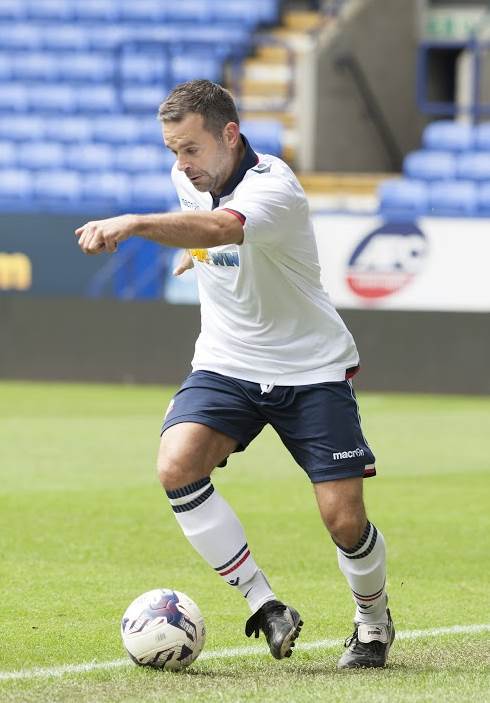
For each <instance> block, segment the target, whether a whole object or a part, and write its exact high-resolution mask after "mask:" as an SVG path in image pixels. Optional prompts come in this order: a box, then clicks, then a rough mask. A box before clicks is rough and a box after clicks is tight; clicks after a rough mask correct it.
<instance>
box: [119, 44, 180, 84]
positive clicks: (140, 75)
mask: <svg viewBox="0 0 490 703" xmlns="http://www.w3.org/2000/svg"><path fill="white" fill-rule="evenodd" d="M168 69H169V62H168V59H167V57H166V56H165V55H164V54H163V53H162V52H159V53H156V52H149V51H148V52H143V51H139V52H136V51H124V52H123V54H122V56H121V61H120V66H119V70H120V77H121V79H122V81H123V82H124V84H128V83H159V84H162V83H166V82H167V73H168Z"/></svg>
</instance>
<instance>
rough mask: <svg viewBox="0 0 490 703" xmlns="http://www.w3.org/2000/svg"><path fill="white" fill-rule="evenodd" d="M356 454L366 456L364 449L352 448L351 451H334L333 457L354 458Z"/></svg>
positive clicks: (335, 459) (336, 459) (336, 458)
mask: <svg viewBox="0 0 490 703" xmlns="http://www.w3.org/2000/svg"><path fill="white" fill-rule="evenodd" d="M355 456H364V449H359V447H358V448H357V449H352V450H351V451H349V452H334V453H333V458H334V461H338V460H339V459H353V458H354V457H355Z"/></svg>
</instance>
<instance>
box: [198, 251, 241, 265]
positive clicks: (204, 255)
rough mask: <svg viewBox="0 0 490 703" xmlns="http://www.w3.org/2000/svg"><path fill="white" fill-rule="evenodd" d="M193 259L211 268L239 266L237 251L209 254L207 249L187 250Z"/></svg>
mask: <svg viewBox="0 0 490 703" xmlns="http://www.w3.org/2000/svg"><path fill="white" fill-rule="evenodd" d="M189 253H190V255H191V256H192V258H193V259H195V260H196V261H200V262H201V263H202V264H212V265H213V266H240V257H239V255H238V252H237V251H218V252H210V251H209V250H208V249H189Z"/></svg>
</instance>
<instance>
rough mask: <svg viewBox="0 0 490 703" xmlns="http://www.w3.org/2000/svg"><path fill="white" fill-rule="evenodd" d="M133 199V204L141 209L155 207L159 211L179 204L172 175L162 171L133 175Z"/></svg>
mask: <svg viewBox="0 0 490 703" xmlns="http://www.w3.org/2000/svg"><path fill="white" fill-rule="evenodd" d="M131 200H132V202H133V206H134V207H135V208H137V209H139V210H147V209H153V208H155V209H156V210H157V211H159V212H162V211H164V210H167V209H170V208H172V207H174V206H176V205H177V204H178V200H177V195H176V192H175V188H174V185H173V183H172V180H171V178H170V176H169V175H167V174H165V173H162V172H161V171H156V172H153V173H147V174H139V175H136V176H133V178H132V179H131Z"/></svg>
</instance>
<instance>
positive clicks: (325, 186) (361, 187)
mask: <svg viewBox="0 0 490 703" xmlns="http://www.w3.org/2000/svg"><path fill="white" fill-rule="evenodd" d="M298 178H299V181H300V183H301V185H302V186H303V188H304V189H305V191H307V192H308V193H310V194H351V195H371V196H374V195H375V194H376V191H377V188H378V186H379V184H380V183H381V181H385V180H386V179H387V178H393V174H392V173H300V174H298Z"/></svg>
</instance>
